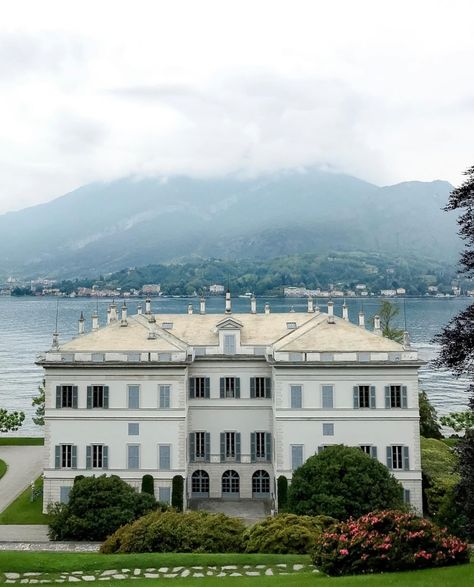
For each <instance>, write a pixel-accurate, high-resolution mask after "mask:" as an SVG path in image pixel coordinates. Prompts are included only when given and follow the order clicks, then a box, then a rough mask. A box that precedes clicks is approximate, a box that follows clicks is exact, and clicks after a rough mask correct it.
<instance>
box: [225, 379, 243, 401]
mask: <svg viewBox="0 0 474 587" xmlns="http://www.w3.org/2000/svg"><path fill="white" fill-rule="evenodd" d="M220 397H221V398H229V397H235V398H239V397H240V378H239V377H221V381H220Z"/></svg>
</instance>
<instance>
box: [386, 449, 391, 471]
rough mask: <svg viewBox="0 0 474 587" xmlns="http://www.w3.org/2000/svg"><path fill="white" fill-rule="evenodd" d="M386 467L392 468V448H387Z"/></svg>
mask: <svg viewBox="0 0 474 587" xmlns="http://www.w3.org/2000/svg"><path fill="white" fill-rule="evenodd" d="M387 467H388V468H389V469H391V468H392V447H391V446H387Z"/></svg>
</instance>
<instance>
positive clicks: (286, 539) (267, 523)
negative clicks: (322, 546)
mask: <svg viewBox="0 0 474 587" xmlns="http://www.w3.org/2000/svg"><path fill="white" fill-rule="evenodd" d="M335 522H336V520H335V519H334V518H330V517H328V516H296V515H295V514H281V515H278V516H275V517H273V518H272V517H269V518H266V519H265V520H263V522H259V523H258V524H255V525H254V526H252V527H251V528H249V529H248V530H247V531H246V532H245V534H244V539H245V550H246V552H268V553H273V554H307V553H309V552H310V551H311V550H312V549H313V547H314V541H315V539H316V536H317V535H319V534H320V533H321V532H322V531H323V530H326V529H327V528H329V526H331V525H332V524H334V523H335Z"/></svg>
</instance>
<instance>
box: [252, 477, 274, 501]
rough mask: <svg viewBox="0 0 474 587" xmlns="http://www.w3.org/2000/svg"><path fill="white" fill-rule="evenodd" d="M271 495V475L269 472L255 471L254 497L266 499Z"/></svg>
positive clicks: (253, 479)
mask: <svg viewBox="0 0 474 587" xmlns="http://www.w3.org/2000/svg"><path fill="white" fill-rule="evenodd" d="M269 494H270V475H269V474H268V473H267V471H255V473H254V474H253V475H252V495H253V496H254V497H266V496H268V495H269Z"/></svg>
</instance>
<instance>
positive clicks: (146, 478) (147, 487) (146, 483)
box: [142, 475, 155, 497]
mask: <svg viewBox="0 0 474 587" xmlns="http://www.w3.org/2000/svg"><path fill="white" fill-rule="evenodd" d="M142 493H148V494H149V495H153V497H154V496H155V481H154V479H153V475H143V477H142Z"/></svg>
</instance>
